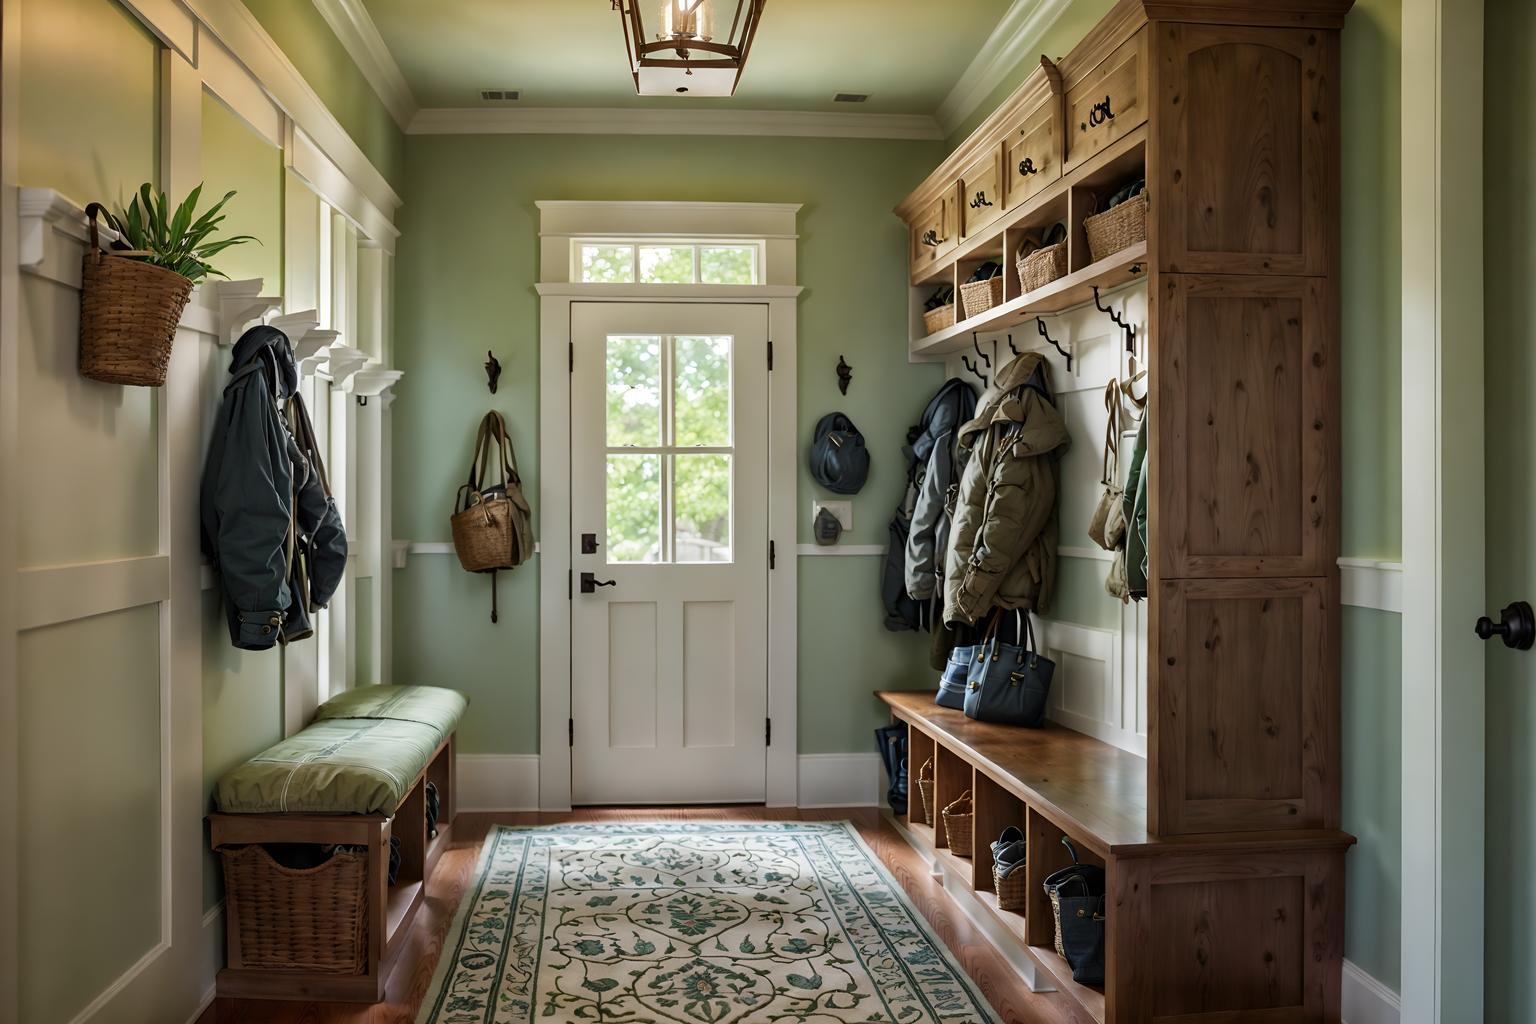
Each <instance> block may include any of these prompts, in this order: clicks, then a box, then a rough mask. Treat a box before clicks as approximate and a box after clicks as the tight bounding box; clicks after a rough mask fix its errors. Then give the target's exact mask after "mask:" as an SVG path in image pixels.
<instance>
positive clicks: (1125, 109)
mask: <svg viewBox="0 0 1536 1024" xmlns="http://www.w3.org/2000/svg"><path fill="white" fill-rule="evenodd" d="M1146 120H1147V32H1146V29H1142V30H1141V31H1139V32H1137V33H1136V34H1135V35H1134V36H1132V37H1131V38H1129V39H1127V40H1126V41H1125V42H1123V43H1121V44H1120V45H1119V46H1118V47H1116V48H1115V51H1114V52H1113V53H1111V54H1110V55H1109V56H1108V57H1105V58H1104V60H1103V62H1102V63H1101V64H1099V66H1098V67H1096V68H1094V69H1093V70H1092V71H1091V72H1089V73H1088V76H1087V77H1086V78H1084V79H1083V80H1082V81H1081V82H1078V83H1077V84H1076V85H1075V86H1073V87H1072V88H1071V89H1068V90H1067V162H1066V169H1067V170H1069V171H1070V170H1071V169H1072V168H1073V167H1076V166H1077V165H1078V164H1080V163H1082V162H1083V161H1084V160H1086V159H1088V158H1089V157H1091V156H1093V155H1094V154H1095V153H1097V152H1099V151H1100V150H1102V149H1103V148H1104V147H1106V146H1108V145H1109V144H1110V143H1111V142H1114V141H1115V140H1116V139H1118V138H1120V137H1121V136H1122V135H1127V134H1129V133H1131V132H1132V131H1135V130H1136V129H1137V128H1139V127H1140V126H1141V125H1142V124H1144V123H1146Z"/></svg>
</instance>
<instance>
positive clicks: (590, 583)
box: [581, 572, 618, 594]
mask: <svg viewBox="0 0 1536 1024" xmlns="http://www.w3.org/2000/svg"><path fill="white" fill-rule="evenodd" d="M617 583H618V581H617V580H600V579H598V578H597V574H596V573H590V572H584V573H582V574H581V592H582V593H583V594H591V593H593V592H594V591H596V590H597V588H598V587H611V586H614V585H616V584H617Z"/></svg>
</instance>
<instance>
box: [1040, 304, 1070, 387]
mask: <svg viewBox="0 0 1536 1024" xmlns="http://www.w3.org/2000/svg"><path fill="white" fill-rule="evenodd" d="M1035 327H1037V328H1038V329H1039V331H1040V337H1042V338H1044V339H1045V340H1046V341H1048V342H1050V345H1051V348H1054V349H1055V350H1056V351H1057V352H1060V353H1061V354H1062V355H1064V356H1066V358H1067V372H1068V373H1071V372H1072V353H1071V352H1068V351H1067V350H1066V349H1064V348H1062V347H1061V345H1059V344H1058V343H1057V341H1056V339H1055V338H1053V337H1051V336H1050V335H1049V334H1047V333H1046V331H1045V321H1044V320H1041V319H1040V318H1039V317H1035Z"/></svg>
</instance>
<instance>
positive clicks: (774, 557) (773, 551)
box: [768, 541, 779, 570]
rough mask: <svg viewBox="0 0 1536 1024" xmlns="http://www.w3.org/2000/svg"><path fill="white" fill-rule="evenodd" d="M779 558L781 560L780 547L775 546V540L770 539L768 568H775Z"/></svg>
mask: <svg viewBox="0 0 1536 1024" xmlns="http://www.w3.org/2000/svg"><path fill="white" fill-rule="evenodd" d="M778 560H779V553H778V549H777V548H775V547H774V545H773V541H769V542H768V568H769V569H770V570H771V569H773V568H774V566H775V565H776V564H777V562H778Z"/></svg>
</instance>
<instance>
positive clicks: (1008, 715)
mask: <svg viewBox="0 0 1536 1024" xmlns="http://www.w3.org/2000/svg"><path fill="white" fill-rule="evenodd" d="M1014 614H1015V616H1016V620H1015V621H1017V622H1018V640H1019V642H1018V643H1016V644H1005V643H1003V642H1002V640H1001V639H1000V638H999V637H998V635H997V627H998V623H999V622H1000V621H1001V619H1002V616H1001V615H994V616H993V618H992V622H991V624H990V625H989V626H988V627H987V631H986V633H985V634H984V635H983V636H982V638H981V643H979V644H977V645H976V654H975V657H974V658H973V659H972V661H971V672H970V676H969V678H968V679H967V680H966V684H965V717H967V718H974V719H976V720H977V721H978V722H996V723H998V724H1001V725H1022V726H1027V727H1029V728H1031V729H1038V728H1039V727H1040V726H1042V725H1044V724H1045V704H1046V699H1047V698H1049V697H1050V695H1051V676H1053V675H1055V673H1056V663H1055V662H1054V661H1051V660H1050V659H1049V658H1044V657H1041V656H1040V652H1039V651H1038V650H1036V648H1035V628H1034V624H1033V622H1032V621H1031V618H1030V615H1029V613H1028V612H1023V611H1020V612H1015V613H1014Z"/></svg>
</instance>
